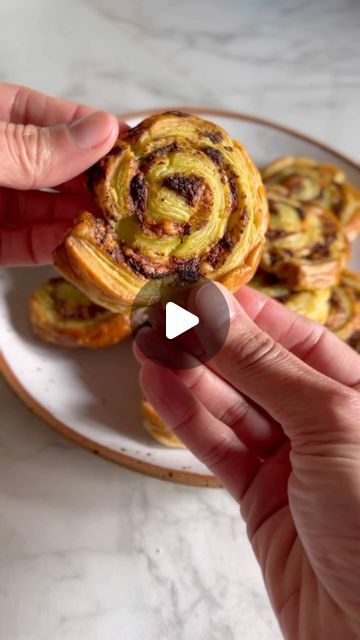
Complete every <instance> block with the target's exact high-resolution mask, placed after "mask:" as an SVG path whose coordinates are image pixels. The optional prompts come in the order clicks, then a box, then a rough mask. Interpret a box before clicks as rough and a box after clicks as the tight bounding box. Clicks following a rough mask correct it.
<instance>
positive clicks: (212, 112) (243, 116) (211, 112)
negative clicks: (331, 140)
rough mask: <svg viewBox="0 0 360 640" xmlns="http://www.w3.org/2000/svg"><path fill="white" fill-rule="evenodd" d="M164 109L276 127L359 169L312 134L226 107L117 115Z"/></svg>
mask: <svg viewBox="0 0 360 640" xmlns="http://www.w3.org/2000/svg"><path fill="white" fill-rule="evenodd" d="M164 111H184V112H185V113H202V114H204V115H207V116H221V117H227V118H235V119H236V120H246V121H248V122H255V123H256V124H261V125H263V126H264V127H269V128H270V129H277V130H278V131H283V132H284V133H289V134H290V135H292V136H294V137H295V138H299V139H300V140H305V141H306V142H310V143H311V144H313V145H314V146H316V147H319V149H323V150H324V151H328V152H329V153H332V154H333V155H334V156H336V157H337V158H339V160H342V161H343V162H347V163H348V164H351V166H352V167H354V169H357V170H359V169H360V164H359V163H357V162H355V160H353V159H352V158H349V157H347V156H345V155H344V154H343V153H340V151H337V150H336V149H334V148H333V147H330V146H329V145H328V144H325V143H324V142H321V141H320V140H317V139H316V138H313V137H312V136H310V135H308V134H306V133H301V132H300V131H297V130H296V129H292V128H291V127H286V126H284V125H282V124H278V123H277V122H274V121H273V120H267V119H266V118H260V117H258V116H251V115H249V114H248V113H241V112H239V111H227V110H226V109H206V108H204V109H203V108H202V107H191V106H187V107H171V106H168V107H161V108H157V109H141V110H139V111H129V112H127V113H122V114H120V115H118V116H117V117H118V118H119V119H121V120H126V119H128V118H138V117H141V116H147V115H149V116H150V115H153V114H155V113H163V112H164Z"/></svg>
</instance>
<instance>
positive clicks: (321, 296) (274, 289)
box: [249, 269, 332, 324]
mask: <svg viewBox="0 0 360 640" xmlns="http://www.w3.org/2000/svg"><path fill="white" fill-rule="evenodd" d="M249 286H250V287H251V288H252V289H256V290H257V291H261V292H262V293H264V294H265V295H267V296H269V297H270V298H273V299H274V300H277V301H278V302H281V304H283V305H284V307H287V308H288V309H291V310H292V311H295V312H296V313H299V314H300V315H302V316H305V317H306V318H309V319H310V320H313V321H314V322H318V323H319V324H325V323H326V321H327V318H328V316H329V312H330V298H331V294H332V289H331V288H330V287H327V288H325V289H313V290H310V291H293V290H292V289H291V288H290V287H289V285H288V284H287V283H286V282H284V281H283V280H280V279H279V278H278V277H277V276H275V275H273V274H270V273H266V272H265V271H261V270H260V269H259V270H258V271H257V273H256V275H255V276H254V278H253V279H252V280H251V282H250V283H249Z"/></svg>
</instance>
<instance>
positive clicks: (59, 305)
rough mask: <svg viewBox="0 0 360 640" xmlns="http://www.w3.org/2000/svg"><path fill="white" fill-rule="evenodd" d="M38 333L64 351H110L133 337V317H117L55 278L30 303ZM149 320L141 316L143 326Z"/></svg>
mask: <svg viewBox="0 0 360 640" xmlns="http://www.w3.org/2000/svg"><path fill="white" fill-rule="evenodd" d="M29 318H30V323H31V327H32V329H33V331H34V333H35V334H36V335H37V336H38V337H39V338H41V339H42V340H44V341H46V342H51V343H53V344H57V345H60V346H63V347H89V348H91V349H98V348H101V347H107V346H110V345H113V344H116V343H117V342H120V341H121V340H124V339H125V338H126V337H127V336H129V335H130V334H131V324H130V315H129V314H114V313H112V312H111V311H108V310H107V309H104V308H103V307H100V306H99V305H97V304H94V303H93V302H92V301H91V300H89V298H87V297H86V296H85V295H84V294H83V293H82V292H81V291H79V290H77V289H76V287H74V286H73V285H72V284H71V283H69V282H67V281H66V280H64V279H63V278H52V279H51V280H48V281H47V282H45V283H44V284H43V285H42V286H41V287H40V288H39V289H37V290H36V291H34V292H33V293H32V294H31V296H30V300H29ZM144 320H145V318H141V317H140V315H139V318H138V321H139V325H140V324H142V322H143V321H144Z"/></svg>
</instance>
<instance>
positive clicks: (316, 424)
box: [191, 285, 360, 440]
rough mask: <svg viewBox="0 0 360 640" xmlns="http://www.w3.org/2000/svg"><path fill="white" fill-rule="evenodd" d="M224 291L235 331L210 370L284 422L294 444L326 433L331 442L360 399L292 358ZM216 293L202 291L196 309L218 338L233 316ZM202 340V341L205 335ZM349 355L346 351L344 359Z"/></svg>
mask: <svg viewBox="0 0 360 640" xmlns="http://www.w3.org/2000/svg"><path fill="white" fill-rule="evenodd" d="M221 291H222V293H223V294H224V297H225V299H226V302H227V306H228V310H229V314H230V325H229V332H228V335H227V338H226V340H225V343H224V345H223V346H222V348H221V349H220V351H219V352H218V353H217V354H216V355H215V356H214V357H213V358H212V360H210V361H209V362H208V363H207V365H208V366H209V367H210V368H212V369H213V370H215V371H216V373H218V374H219V375H220V376H221V377H222V378H224V379H225V380H227V381H228V382H230V384H232V385H233V386H234V387H235V388H237V389H238V390H239V391H240V392H241V393H243V394H244V395H246V396H247V397H249V398H250V399H251V400H253V401H254V402H255V403H256V404H257V405H258V406H260V407H262V408H263V409H264V410H265V411H266V412H267V413H268V414H269V415H270V416H272V417H273V418H274V419H275V420H276V421H277V422H279V423H280V424H281V425H282V426H283V428H284V431H285V432H286V435H287V436H288V437H289V438H290V439H292V440H293V439H294V438H295V439H296V437H297V436H298V435H299V436H302V435H304V434H307V435H314V434H318V433H319V430H324V429H326V431H327V433H328V436H329V438H330V437H331V435H330V434H331V430H332V428H334V429H335V428H336V426H335V425H336V424H338V422H339V421H338V419H337V418H339V417H340V416H342V414H343V412H344V407H347V408H348V409H349V411H350V408H351V407H353V408H354V405H355V404H356V405H358V404H359V402H358V401H359V397H360V396H359V395H358V394H357V392H356V391H354V390H353V389H350V388H348V387H346V386H344V385H342V384H341V383H339V382H337V381H335V380H333V379H331V378H329V377H327V376H325V375H324V374H322V373H320V372H319V371H316V370H315V369H313V368H312V367H310V366H309V365H307V364H306V363H305V362H303V361H302V360H300V359H299V358H297V357H296V356H295V355H294V354H292V353H290V352H289V351H288V350H287V349H285V348H284V347H283V346H282V345H281V344H279V342H277V341H276V340H274V339H273V338H272V337H271V336H270V335H269V334H268V333H266V332H265V331H262V330H261V329H260V327H259V326H258V325H257V324H256V323H255V322H253V321H252V320H251V319H250V318H249V316H248V315H247V314H246V313H245V311H244V310H243V309H242V307H241V306H240V304H239V302H238V301H237V300H236V298H235V297H234V296H233V295H232V294H231V293H230V292H228V291H227V290H226V289H225V288H224V287H221ZM213 292H214V286H213V285H212V286H209V285H205V286H203V287H201V288H200V289H199V290H198V291H197V292H196V295H195V297H194V299H193V303H192V305H191V306H192V308H193V307H195V313H196V314H197V315H198V316H199V317H200V319H201V322H203V323H205V324H206V325H207V327H208V329H209V331H210V332H211V335H212V336H214V337H216V333H217V332H219V331H220V333H221V327H222V325H223V322H224V321H225V322H226V321H228V317H227V318H222V317H221V313H222V309H220V308H219V304H218V305H217V299H216V296H213ZM217 306H218V308H217ZM265 312H266V310H265ZM195 330H196V329H195ZM198 335H199V338H200V340H201V331H199V333H198ZM346 353H347V348H346V347H345V346H344V354H343V357H346Z"/></svg>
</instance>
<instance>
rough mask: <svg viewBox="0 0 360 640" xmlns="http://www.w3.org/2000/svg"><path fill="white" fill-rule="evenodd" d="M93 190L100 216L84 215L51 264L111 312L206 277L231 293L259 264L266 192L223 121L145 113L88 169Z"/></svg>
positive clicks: (265, 220)
mask: <svg viewBox="0 0 360 640" xmlns="http://www.w3.org/2000/svg"><path fill="white" fill-rule="evenodd" d="M89 186H90V188H91V190H92V192H93V194H94V196H95V199H96V202H97V204H98V207H99V209H100V210H101V212H102V215H103V217H102V218H101V219H96V218H95V217H94V216H92V215H91V214H90V213H87V212H84V213H82V214H80V216H79V217H78V219H77V220H76V222H75V225H74V227H73V228H72V229H71V230H70V231H69V233H68V234H67V236H66V238H65V239H64V241H63V242H62V244H61V245H60V246H59V247H58V248H57V249H56V250H55V253H54V263H55V265H56V267H57V268H58V269H59V271H60V272H61V273H62V274H63V275H64V277H65V278H66V279H68V280H70V281H71V282H73V283H74V284H75V285H76V286H77V287H79V288H80V289H81V290H82V291H83V292H84V293H85V294H86V295H88V296H89V297H90V298H91V299H92V300H94V302H96V303H98V304H100V305H102V306H104V307H106V308H108V309H110V310H112V311H114V312H121V311H124V310H126V309H128V307H129V305H132V304H133V302H134V300H136V302H137V304H140V306H146V305H150V304H153V303H156V302H158V301H159V300H160V299H161V291H163V290H164V287H165V288H166V287H179V286H182V285H191V284H195V283H196V282H197V281H198V280H199V279H200V278H201V277H202V276H205V277H207V278H209V279H213V280H218V281H220V282H222V283H223V284H224V285H226V286H227V287H228V288H229V289H230V290H236V289H237V288H238V287H239V286H240V285H242V284H244V283H246V282H247V281H248V280H249V279H250V278H251V277H252V275H253V273H254V271H255V270H256V267H257V264H258V262H259V259H260V253H261V250H262V247H263V244H264V235H265V230H266V227H267V223H268V210H267V201H266V196H265V191H264V188H263V185H262V182H261V178H260V174H259V172H258V170H257V169H256V167H255V166H254V164H253V162H252V161H251V160H250V158H249V156H248V154H247V152H246V151H245V149H244V148H243V147H242V146H241V145H240V144H239V143H238V142H236V141H233V140H231V139H230V138H229V136H228V135H227V133H226V132H225V131H224V130H223V129H221V128H220V127H219V126H217V125H215V124H212V123H211V122H207V121H205V120H202V119H201V118H198V117H195V116H192V115H189V114H186V113H179V112H169V113H164V114H161V115H155V116H152V117H150V118H147V119H146V120H144V121H143V122H142V123H141V124H139V125H138V126H137V127H135V128H133V129H131V130H129V131H128V132H126V133H123V134H121V136H120V138H119V139H118V141H117V143H116V145H115V147H114V148H113V149H112V150H111V151H110V153H108V154H107V155H106V156H105V157H104V158H102V159H101V160H100V161H99V162H98V163H97V164H96V165H95V166H94V167H93V168H92V169H91V170H90V172H89ZM146 283H151V286H149V287H147V288H146V295H145V293H144V298H143V299H142V298H141V296H140V298H139V295H138V294H139V292H140V291H141V290H142V288H143V286H144V285H145V284H146Z"/></svg>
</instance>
